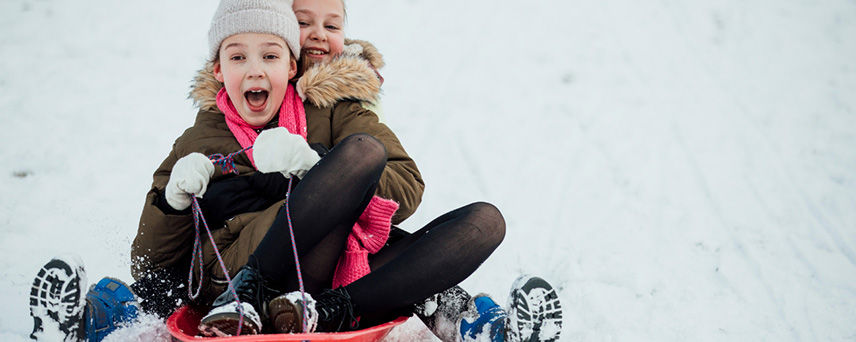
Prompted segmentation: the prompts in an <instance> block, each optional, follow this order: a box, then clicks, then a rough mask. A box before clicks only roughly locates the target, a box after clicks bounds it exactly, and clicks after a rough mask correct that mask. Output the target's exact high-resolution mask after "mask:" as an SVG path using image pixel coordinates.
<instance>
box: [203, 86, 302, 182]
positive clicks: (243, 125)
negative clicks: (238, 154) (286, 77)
mask: <svg viewBox="0 0 856 342" xmlns="http://www.w3.org/2000/svg"><path fill="white" fill-rule="evenodd" d="M217 108H220V111H221V112H223V114H224V115H225V116H226V125H228V126H229V130H230V131H232V135H234V136H235V139H238V143H240V144H241V147H243V148H247V147H248V146H252V145H253V143H255V141H256V138H257V137H258V136H259V134H258V133H256V129H259V128H262V127H264V126H258V127H256V126H251V125H250V124H248V123H247V122H246V121H244V119H243V118H242V117H241V115H240V114H238V110H237V109H235V105H234V104H232V100H231V99H229V94H226V87H223V88H220V91H219V92H218V93H217ZM279 126H280V127H285V129H287V130H288V132H290V133H292V134H300V136H302V137H303V139H306V112H305V111H304V110H303V100H301V99H300V96H298V95H297V91H295V90H294V85H292V84H291V83H289V84H288V87H287V88H286V89H285V98H283V99H282V106H280V107H279ZM247 156H248V157H249V158H250V162H252V163H253V166H255V165H256V162H255V160H254V159H253V150H252V149H250V150H247Z"/></svg>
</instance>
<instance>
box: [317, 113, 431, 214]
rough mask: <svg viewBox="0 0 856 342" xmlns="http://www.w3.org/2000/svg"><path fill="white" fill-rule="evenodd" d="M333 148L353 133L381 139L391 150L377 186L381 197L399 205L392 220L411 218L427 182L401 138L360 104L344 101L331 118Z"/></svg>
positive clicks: (387, 149) (420, 200)
mask: <svg viewBox="0 0 856 342" xmlns="http://www.w3.org/2000/svg"><path fill="white" fill-rule="evenodd" d="M331 125H332V133H333V134H332V138H333V145H334V146H335V145H337V144H338V143H339V142H340V141H342V140H343V139H345V138H347V137H348V136H350V135H352V134H357V133H365V134H369V135H371V136H373V137H375V138H376V139H378V140H380V141H381V142H382V143H383V144H384V147H386V151H387V154H388V156H387V163H386V168H385V169H384V171H383V174H382V175H381V177H380V182H379V183H378V187H377V195H378V196H380V197H383V198H387V199H392V200H394V201H396V202H398V204H399V208H398V211H397V212H396V213H395V216H393V218H392V223H393V224H398V223H400V222H401V221H404V219H406V218H408V217H410V215H412V214H413V212H415V211H416V208H417V207H418V206H419V203H421V202H422V192H423V191H424V190H425V182H424V181H423V180H422V175H421V174H420V173H419V169H418V168H416V162H414V161H413V159H411V158H410V156H409V155H407V152H406V151H405V150H404V147H403V146H401V142H400V141H398V137H396V136H395V133H393V132H392V130H391V129H389V127H387V126H386V125H385V124H383V123H380V122H379V121H378V117H377V115H375V113H373V112H372V111H370V110H368V109H365V108H363V107H362V106H361V105H360V103H359V102H355V101H341V102H339V103H337V104H336V105H335V107H334V108H333V116H332V119H331Z"/></svg>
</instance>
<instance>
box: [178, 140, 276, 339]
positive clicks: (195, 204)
mask: <svg viewBox="0 0 856 342" xmlns="http://www.w3.org/2000/svg"><path fill="white" fill-rule="evenodd" d="M250 148H252V146H248V147H246V148H244V149H241V150H240V151H237V152H232V153H229V154H228V155H226V156H223V155H222V154H220V153H217V154H213V155H211V156H209V157H208V158H209V159H211V162H212V163H216V164H219V165H220V168H221V169H222V170H223V174H226V173H234V174H238V169H237V168H235V160H234V157H235V156H236V155H238V154H239V153H243V152H245V151H247V150H249V149H250ZM289 187H290V183H289ZM190 198H191V201H192V203H191V208H192V209H193V225H194V228H195V229H196V236H195V239H194V241H193V250H192V251H191V252H190V254H191V258H190V272H189V274H188V276H187V293H188V295H190V299H196V298H197V297H198V296H199V293H200V292H201V290H202V277H203V275H204V271H203V268H202V264H203V262H202V243H201V238H200V231H199V221H200V220H201V221H202V226H203V227H205V232H206V233H208V239H209V240H210V241H211V247H214V255H216V256H217V261H218V262H219V263H220V269H221V270H222V271H223V275H225V276H226V283H227V284H228V286H229V291H231V292H232V296H234V297H235V302H236V303H238V313H240V317H239V318H238V331H237V333H236V335H238V336H240V335H241V330H242V328H243V327H244V306H243V305H241V299H240V298H238V292H237V291H235V287H234V286H232V277H230V276H229V270H227V269H226V263H225V262H223V257H222V256H221V255H220V250H219V249H218V248H217V244H216V243H215V242H214V236H213V235H211V229H210V228H208V222H205V216H204V215H202V207H200V206H199V201H197V200H196V196H194V195H192V194H191V195H190ZM194 263H198V264H199V284H198V287H197V288H196V292H194V291H193V265H194Z"/></svg>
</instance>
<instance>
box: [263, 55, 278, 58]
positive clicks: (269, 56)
mask: <svg viewBox="0 0 856 342" xmlns="http://www.w3.org/2000/svg"><path fill="white" fill-rule="evenodd" d="M264 58H265V59H277V58H279V56H277V55H274V54H267V55H265V57H264Z"/></svg>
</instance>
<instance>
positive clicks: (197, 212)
mask: <svg viewBox="0 0 856 342" xmlns="http://www.w3.org/2000/svg"><path fill="white" fill-rule="evenodd" d="M192 199H193V203H192V207H193V222H194V224H195V225H196V241H195V242H194V243H193V248H194V251H193V252H192V253H194V254H196V253H199V287H200V288H201V287H202V244H201V243H200V242H199V219H202V225H203V226H204V227H205V232H206V233H208V239H209V240H210V241H211V247H214V255H216V256H217V261H218V262H219V263H220V269H221V270H222V271H223V275H225V276H226V283H227V284H228V286H229V291H231V292H232V296H234V297H235V302H237V303H238V313H240V314H241V315H240V317H238V331H237V332H236V335H237V336H240V335H241V328H243V327H244V307H243V306H242V305H241V299H240V298H238V292H237V291H235V287H234V286H232V277H229V270H227V269H226V263H225V262H223V257H222V256H221V255H220V250H219V249H218V248H217V244H216V243H214V236H212V235H211V229H209V228H208V223H207V222H205V216H203V215H202V208H201V207H199V201H197V200H196V196H193V198H192ZM193 259H195V258H193ZM192 262H193V260H191V264H190V268H191V269H192V268H193V264H192ZM191 272H192V271H191ZM192 274H193V273H191V275H192ZM190 280H191V281H192V280H193V279H192V277H191V279H190ZM188 285H189V284H188ZM188 290H189V289H188ZM198 294H199V291H198V290H197V293H196V295H198ZM191 298H192V299H196V297H191Z"/></svg>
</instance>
